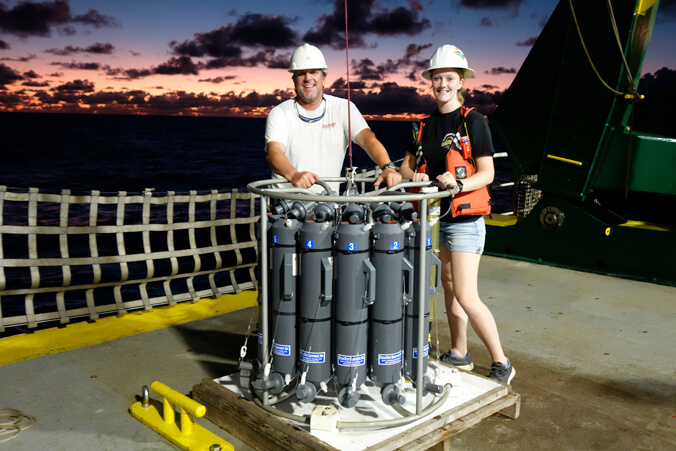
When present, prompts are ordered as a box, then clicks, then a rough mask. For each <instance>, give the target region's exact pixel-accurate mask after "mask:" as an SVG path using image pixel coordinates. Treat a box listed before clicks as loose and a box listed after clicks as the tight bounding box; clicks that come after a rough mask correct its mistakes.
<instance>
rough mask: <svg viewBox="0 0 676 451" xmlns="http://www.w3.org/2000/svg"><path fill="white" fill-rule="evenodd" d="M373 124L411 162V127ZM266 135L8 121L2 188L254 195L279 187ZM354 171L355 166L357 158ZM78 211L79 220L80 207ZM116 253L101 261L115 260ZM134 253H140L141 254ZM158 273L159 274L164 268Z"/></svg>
mask: <svg viewBox="0 0 676 451" xmlns="http://www.w3.org/2000/svg"><path fill="white" fill-rule="evenodd" d="M369 125H370V126H371V128H372V130H373V131H374V132H375V134H376V136H377V137H378V139H380V141H381V142H382V143H383V144H384V145H385V147H386V148H387V149H388V151H389V153H390V156H391V158H392V159H393V160H398V159H401V158H403V156H404V154H405V150H404V139H405V138H406V137H408V136H409V134H410V130H411V128H410V127H411V125H410V122H402V121H397V122H395V121H371V122H370V123H369ZM264 133H265V119H249V118H222V117H176V116H122V115H120V116H115V115H89V114H80V115H76V114H40V113H0V148H1V150H2V161H1V162H0V185H4V186H7V187H8V190H9V191H24V192H25V191H26V190H28V188H37V189H39V191H40V192H43V193H60V192H61V191H62V190H63V189H70V190H71V193H72V194H73V195H77V194H89V193H90V192H91V191H92V190H98V191H100V192H101V193H102V194H106V193H113V194H114V193H117V192H119V191H126V192H127V193H128V194H133V193H140V192H143V191H144V190H145V189H146V188H151V189H154V191H155V192H156V193H162V192H167V191H175V192H177V193H186V192H188V191H191V190H196V191H198V192H208V191H211V190H214V189H216V190H219V191H227V190H229V189H234V188H237V189H239V190H245V189H246V185H247V184H248V183H250V182H254V181H257V180H263V179H268V178H270V169H269V166H268V164H267V162H266V161H265V152H264V149H263V146H264ZM496 150H499V149H496ZM508 164H509V162H508V159H507V158H502V159H496V174H497V176H496V181H506V180H508V179H509V178H511V169H510V168H509V166H508ZM353 165H354V166H356V167H358V168H360V169H372V168H373V167H374V163H373V162H371V160H370V159H369V157H368V155H366V152H364V151H363V150H362V149H361V148H359V147H358V146H356V145H355V146H354V147H353ZM506 165H507V166H506ZM344 166H345V167H348V166H349V155H348V156H346V161H345V165H344ZM493 197H494V201H495V202H494V204H495V205H496V207H495V210H498V209H503V210H506V209H509V204H510V202H509V198H510V194H509V189H507V190H500V191H495V192H494V193H493ZM500 205H502V206H500ZM57 208H58V206H57ZM101 208H103V207H101ZM111 208H115V206H112V207H111ZM71 210H72V212H73V213H75V212H76V210H77V208H76V207H73V208H72V209H71ZM77 211H79V210H77ZM134 211H136V210H134V207H130V208H129V213H130V214H135V213H134ZM0 214H2V215H3V216H2V218H1V219H2V224H4V225H20V226H22V225H27V222H28V219H27V216H26V211H25V208H24V207H22V206H13V205H12V203H11V202H5V203H4V208H3V206H2V205H0ZM80 214H82V215H83V216H82V218H83V219H82V220H83V221H87V220H88V210H86V209H84V210H82V211H81V212H80ZM103 216H105V215H100V218H99V222H100V221H102V220H109V221H112V220H114V219H115V218H114V215H113V216H110V217H109V218H108V219H105V218H103ZM57 219H58V218H57ZM177 239H178V235H177ZM186 239H187V238H186ZM101 240H103V238H101ZM69 242H70V244H71V249H70V252H71V256H77V255H80V254H82V255H88V254H87V253H88V252H89V251H88V249H89V248H88V246H89V245H88V242H87V241H86V240H84V241H83V240H77V239H75V238H73V239H72V240H70V241H69ZM102 243H103V241H102ZM177 243H178V242H177ZM2 244H3V249H2V250H3V255H4V258H23V256H25V255H27V252H28V247H27V246H28V244H27V241H26V239H25V237H23V238H21V239H17V238H16V237H14V238H12V237H11V236H7V237H3V243H2ZM41 244H42V248H41V249H42V250H41V255H42V253H44V252H47V254H49V255H52V254H55V255H56V254H58V253H59V252H58V244H57V243H56V242H54V251H53V252H51V251H50V249H46V250H45V247H44V244H45V243H44V242H41ZM129 244H130V245H131V243H129ZM108 245H109V247H110V252H113V253H114V252H115V249H116V246H117V245H116V243H115V242H112V241H111V242H110V243H108ZM177 245H178V244H177ZM137 246H140V244H138V243H137ZM186 246H187V244H186ZM179 247H180V246H179ZM106 249H107V248H106ZM106 249H103V250H102V251H101V252H103V253H106V252H108V251H106ZM128 251H129V252H130V253H133V252H134V250H133V249H131V248H129V249H128ZM47 254H44V255H47ZM44 255H43V256H44ZM254 258H255V257H254ZM191 262H192V260H191ZM190 264H192V263H190ZM157 265H158V266H157V271H158V273H157V274H158V275H159V274H160V273H159V271H162V268H161V262H158V263H157ZM207 265H208V263H207V262H206V261H205V262H203V268H202V269H203V270H204V269H207ZM165 266H166V265H165ZM144 268H145V266H144ZM47 269H49V268H47ZM47 269H45V268H43V270H42V271H41V283H43V284H49V285H54V286H60V284H61V283H62V280H61V278H62V274H61V269H60V267H55V268H52V269H53V271H52V272H49V271H47ZM165 269H167V268H165ZM143 270H144V269H143V268H141V271H143ZM78 271H79V272H78ZM167 271H168V269H167ZM111 274H112V275H109V276H110V277H113V278H114V277H118V278H119V272H115V271H112V273H111ZM5 275H6V279H7V286H6V289H20V288H27V287H29V286H30V284H31V280H32V278H31V275H30V274H29V273H28V270H27V269H26V268H9V267H8V268H5ZM78 278H79V279H82V283H89V282H88V281H89V280H90V279H91V278H92V274H91V271H90V270H89V269H87V270H84V269H81V270H78V269H77V268H75V270H74V272H73V281H74V283H75V282H77V280H79V279H78ZM52 279H53V280H52ZM116 280H117V279H116ZM202 282H204V281H201V282H199V283H202ZM195 283H196V284H198V281H196V282H195ZM204 283H205V282H204ZM75 285H77V283H75ZM196 286H197V285H196ZM205 288H206V286H205ZM135 290H136V289H131V288H128V287H127V288H125V289H124V290H123V294H125V296H132V297H134V296H135V297H134V299H138V293H137V291H135ZM148 290H149V294H150V295H151V296H155V295H157V296H161V292H160V291H161V287H159V286H158V287H151V286H149V287H148ZM99 294H100V296H99V298H101V296H103V297H102V298H101V299H103V301H102V302H113V301H112V294H110V296H109V297H110V299H108V298H106V297H105V296H106V295H105V294H101V293H99ZM54 302H55V301H54V299H52V298H51V297H50V298H49V299H47V298H45V299H41V298H40V297H39V296H38V297H36V298H35V309H36V313H39V312H40V311H43V310H44V311H53V310H54V309H55V307H54ZM80 304H82V305H80ZM83 306H84V300H83V299H80V298H77V297H76V298H75V299H70V300H69V308H75V307H83ZM0 308H1V309H2V310H1V313H2V315H3V316H4V317H11V316H15V315H22V314H24V308H25V303H24V301H23V297H22V296H9V295H7V296H3V299H2V306H1V307H0ZM41 327H42V325H41ZM27 330H28V329H26V328H25V327H23V326H18V327H15V328H9V329H8V330H6V331H5V332H4V333H0V337H3V336H7V335H9V334H14V333H23V332H26V331H27Z"/></svg>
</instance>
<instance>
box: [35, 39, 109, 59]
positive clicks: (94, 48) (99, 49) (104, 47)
mask: <svg viewBox="0 0 676 451" xmlns="http://www.w3.org/2000/svg"><path fill="white" fill-rule="evenodd" d="M114 50H115V47H114V46H113V44H110V43H108V42H107V43H100V42H97V43H95V44H92V45H90V46H89V47H85V48H82V47H73V46H72V45H67V46H66V47H64V48H63V49H48V50H45V52H46V53H52V54H54V55H57V56H68V55H72V54H74V53H93V54H99V55H111V54H112V53H113V51H114Z"/></svg>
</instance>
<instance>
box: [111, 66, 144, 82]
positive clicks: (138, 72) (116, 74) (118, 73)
mask: <svg viewBox="0 0 676 451" xmlns="http://www.w3.org/2000/svg"><path fill="white" fill-rule="evenodd" d="M152 74H153V71H151V70H150V69H121V68H115V69H113V68H107V69H106V75H108V76H110V77H113V78H115V79H117V80H138V79H140V78H145V77H149V76H151V75H152Z"/></svg>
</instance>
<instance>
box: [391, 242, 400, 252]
mask: <svg viewBox="0 0 676 451" xmlns="http://www.w3.org/2000/svg"><path fill="white" fill-rule="evenodd" d="M399 249H401V242H400V241H392V242H390V250H391V251H397V250H399Z"/></svg>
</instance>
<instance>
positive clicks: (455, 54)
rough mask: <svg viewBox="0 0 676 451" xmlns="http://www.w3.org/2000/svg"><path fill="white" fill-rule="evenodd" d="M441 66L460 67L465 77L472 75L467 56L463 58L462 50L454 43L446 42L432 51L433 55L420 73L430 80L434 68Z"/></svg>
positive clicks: (472, 71)
mask: <svg viewBox="0 0 676 451" xmlns="http://www.w3.org/2000/svg"><path fill="white" fill-rule="evenodd" d="M442 67H448V68H451V69H462V71H463V73H464V75H465V78H469V77H473V76H474V70H473V69H470V68H469V66H468V65H467V58H465V54H464V53H462V50H460V49H459V48H457V47H456V46H454V45H448V44H446V45H442V46H441V47H439V48H438V49H437V51H436V52H434V55H432V58H430V65H429V67H428V68H427V69H425V71H424V72H423V73H422V76H423V77H424V78H426V79H428V80H431V79H432V72H434V69H440V68H442Z"/></svg>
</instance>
